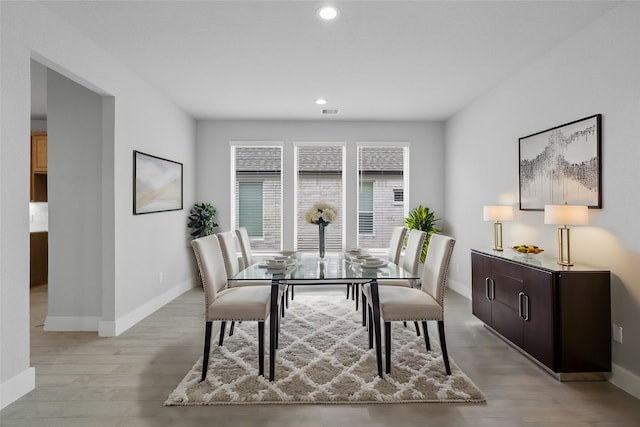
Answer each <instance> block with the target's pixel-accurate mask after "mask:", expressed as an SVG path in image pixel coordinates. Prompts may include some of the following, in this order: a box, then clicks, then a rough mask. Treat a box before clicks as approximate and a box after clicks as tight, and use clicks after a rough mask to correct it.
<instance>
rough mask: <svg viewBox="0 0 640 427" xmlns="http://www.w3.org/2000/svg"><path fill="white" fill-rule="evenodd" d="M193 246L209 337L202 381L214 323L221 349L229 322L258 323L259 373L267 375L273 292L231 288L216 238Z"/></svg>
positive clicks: (205, 345)
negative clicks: (217, 324) (267, 335)
mask: <svg viewBox="0 0 640 427" xmlns="http://www.w3.org/2000/svg"><path fill="white" fill-rule="evenodd" d="M191 246H192V248H193V252H194V253H195V256H196V261H197V263H198V270H199V271H200V277H201V279H202V286H203V289H204V301H205V336H204V352H203V356H202V376H201V379H200V381H204V380H205V378H206V376H207V368H208V365H209V355H210V350H211V331H212V326H213V322H214V321H220V322H221V326H220V338H219V342H218V345H222V344H223V339H224V330H225V325H226V322H227V321H257V322H258V373H259V375H264V324H265V321H266V320H267V318H268V317H269V313H270V308H271V288H270V287H269V286H243V287H236V288H229V287H228V283H227V274H226V269H225V266H224V258H223V256H222V250H221V248H220V242H219V240H218V237H217V236H216V235H215V234H214V235H211V236H206V237H201V238H199V239H196V240H193V241H192V242H191Z"/></svg>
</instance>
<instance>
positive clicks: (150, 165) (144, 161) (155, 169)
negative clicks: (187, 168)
mask: <svg viewBox="0 0 640 427" xmlns="http://www.w3.org/2000/svg"><path fill="white" fill-rule="evenodd" d="M181 209H182V163H178V162H174V161H172V160H167V159H163V158H161V157H157V156H152V155H151V154H145V153H142V152H140V151H135V150H134V151H133V214H134V215H139V214H147V213H152V212H164V211H176V210H181Z"/></svg>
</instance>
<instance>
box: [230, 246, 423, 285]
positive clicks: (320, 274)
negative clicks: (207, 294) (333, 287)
mask: <svg viewBox="0 0 640 427" xmlns="http://www.w3.org/2000/svg"><path fill="white" fill-rule="evenodd" d="M275 259H277V260H278V261H275ZM418 278H419V277H417V275H415V274H412V273H410V272H408V271H406V270H404V269H403V268H401V267H400V266H398V265H396V264H394V263H392V262H389V261H387V260H386V259H384V258H382V257H368V258H367V260H366V261H365V257H363V256H361V255H360V256H357V255H352V254H349V253H345V252H330V253H327V254H325V256H324V258H320V256H319V255H318V254H317V253H312V252H299V253H296V254H292V255H289V256H288V257H287V256H282V257H275V258H274V260H273V261H272V260H265V261H261V262H258V263H255V264H253V265H251V266H249V267H248V268H246V269H244V270H242V271H241V272H240V273H238V274H237V275H236V276H234V277H233V278H232V280H235V281H242V280H274V279H277V280H279V281H287V282H291V283H295V282H296V281H299V282H304V281H314V280H315V281H323V282H327V281H332V282H344V283H355V282H368V281H371V280H373V279H418Z"/></svg>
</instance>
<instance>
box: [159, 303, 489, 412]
mask: <svg viewBox="0 0 640 427" xmlns="http://www.w3.org/2000/svg"><path fill="white" fill-rule="evenodd" d="M354 308H355V307H354V302H353V301H352V300H347V299H346V298H345V297H344V296H342V297H341V296H336V295H332V296H317V295H313V296H309V295H300V294H298V295H296V299H295V300H293V301H291V303H290V304H289V309H288V310H287V311H286V315H285V318H284V319H282V323H281V327H280V339H279V347H280V348H279V349H278V351H277V359H276V375H275V380H274V381H273V382H271V381H269V380H268V378H265V377H261V376H258V348H257V347H258V346H257V342H258V339H257V330H258V327H257V324H256V322H243V323H241V324H236V328H235V331H234V334H233V335H232V336H231V337H229V336H226V337H225V339H224V344H223V345H222V346H221V347H220V346H218V342H217V337H213V340H212V343H211V357H210V359H209V368H208V372H207V378H206V380H205V381H203V382H199V381H200V376H201V372H202V357H201V358H200V359H199V360H198V361H197V362H196V364H195V365H194V366H193V368H191V370H190V371H189V372H188V373H187V375H186V376H185V377H184V379H183V380H182V381H181V382H180V384H178V386H177V387H176V389H175V390H174V391H173V392H172V393H171V394H170V395H169V397H168V398H167V400H166V401H165V402H164V404H165V405H166V406H174V405H176V406H187V405H220V404H225V405H228V404H274V403H279V404H281V403H307V404H310V403H318V404H319V403H331V404H338V403H343V404H344V403H348V404H353V403H407V402H484V401H485V400H486V399H485V396H484V395H483V393H482V392H481V391H480V390H479V389H478V387H477V386H476V385H475V384H473V382H472V381H471V380H470V379H469V378H468V377H467V376H466V375H465V373H464V372H462V371H461V370H460V368H458V366H457V365H456V364H455V362H454V361H453V360H451V371H452V375H451V376H447V375H446V373H445V370H444V364H443V361H442V353H441V351H440V346H439V341H438V340H437V339H434V337H433V336H432V337H431V352H430V353H427V351H426V349H425V344H424V338H423V337H422V336H420V337H418V336H417V335H416V332H415V329H414V327H413V325H412V324H409V325H408V326H407V327H404V326H403V325H402V322H393V323H392V334H391V337H392V355H391V374H385V377H384V379H382V378H380V377H378V375H377V368H376V356H375V351H374V350H373V349H371V350H370V349H369V346H368V335H367V330H366V328H364V327H362V326H361V313H360V312H359V311H358V312H356V311H355V309H354ZM265 326H266V325H265ZM265 329H266V330H267V332H266V334H265V335H268V326H266V327H265ZM227 331H228V328H227ZM382 342H383V343H384V337H383V341H382ZM268 343H269V341H268V336H267V337H265V373H266V374H267V375H268V371H269V362H268V361H269V354H268V353H269V350H268V347H269V345H268ZM383 345H384V344H383ZM383 354H384V352H383ZM383 363H384V361H383ZM383 366H384V365H383Z"/></svg>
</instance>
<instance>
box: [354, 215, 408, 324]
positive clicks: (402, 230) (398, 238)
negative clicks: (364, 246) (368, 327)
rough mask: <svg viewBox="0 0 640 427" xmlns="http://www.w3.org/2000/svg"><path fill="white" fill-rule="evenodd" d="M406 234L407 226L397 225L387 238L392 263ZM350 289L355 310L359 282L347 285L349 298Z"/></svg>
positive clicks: (358, 296) (388, 256) (364, 303)
mask: <svg viewBox="0 0 640 427" xmlns="http://www.w3.org/2000/svg"><path fill="white" fill-rule="evenodd" d="M406 235H407V227H405V226H403V225H402V226H399V227H394V229H393V233H392V234H391V240H389V249H388V250H387V259H388V260H389V261H391V262H392V263H394V264H398V262H399V260H400V255H402V248H403V247H404V240H405V237H406ZM351 290H352V293H351V295H352V297H353V298H354V299H355V300H356V310H357V309H358V300H359V299H360V298H361V291H360V284H358V283H354V284H352V285H347V298H349V291H351ZM365 306H366V302H364V301H363V302H362V307H365ZM363 313H365V314H363V317H362V318H363V324H364V319H365V316H366V310H363Z"/></svg>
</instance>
